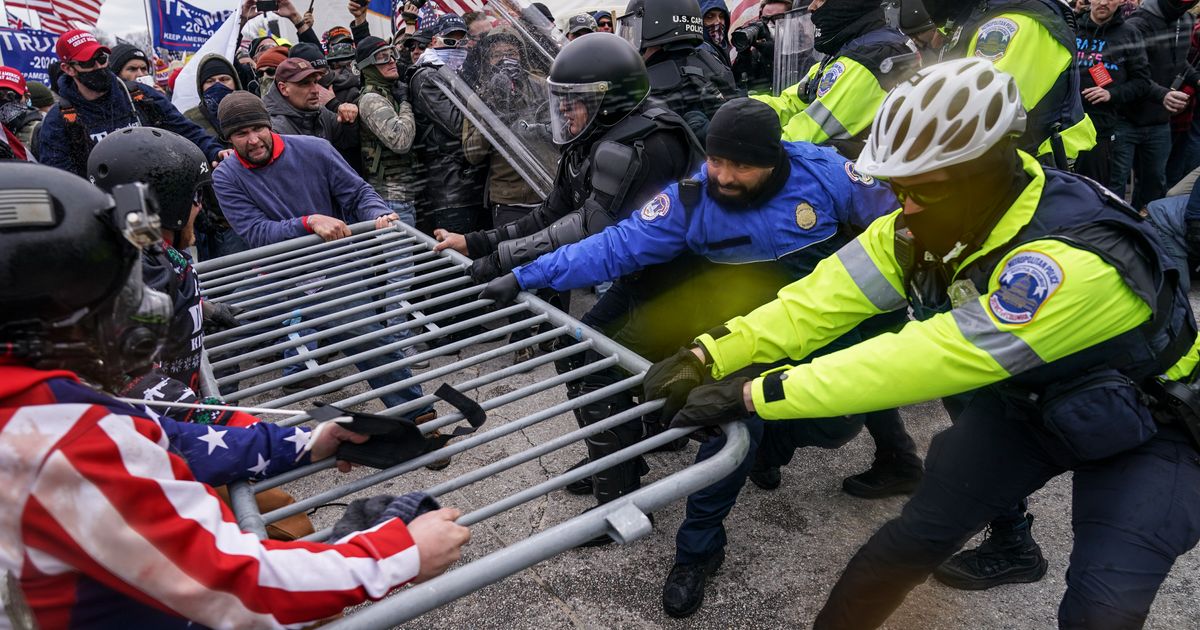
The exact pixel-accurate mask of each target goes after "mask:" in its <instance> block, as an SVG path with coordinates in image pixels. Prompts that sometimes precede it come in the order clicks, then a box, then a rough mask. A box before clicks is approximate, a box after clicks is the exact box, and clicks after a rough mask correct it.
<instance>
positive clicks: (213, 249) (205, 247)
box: [196, 228, 250, 260]
mask: <svg viewBox="0 0 1200 630" xmlns="http://www.w3.org/2000/svg"><path fill="white" fill-rule="evenodd" d="M248 249H250V246H249V245H248V244H246V241H244V240H242V237H240V236H238V235H237V232H234V231H233V229H232V228H231V229H228V230H221V231H217V232H201V231H200V230H196V255H197V256H196V259H197V260H212V259H214V258H220V257H222V256H228V255H230V254H236V253H238V252H244V251H246V250H248Z"/></svg>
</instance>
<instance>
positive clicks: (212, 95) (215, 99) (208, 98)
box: [204, 81, 233, 119]
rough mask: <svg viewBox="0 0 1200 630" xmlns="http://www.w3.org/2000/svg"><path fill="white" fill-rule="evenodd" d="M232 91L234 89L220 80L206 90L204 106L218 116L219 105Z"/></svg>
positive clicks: (214, 116)
mask: <svg viewBox="0 0 1200 630" xmlns="http://www.w3.org/2000/svg"><path fill="white" fill-rule="evenodd" d="M232 93H233V90H231V89H229V86H227V85H225V84H224V83H221V82H220V81H217V82H216V83H214V84H212V85H210V86H208V89H207V90H204V106H205V107H207V108H208V112H209V113H210V114H212V116H213V118H214V119H215V118H216V117H217V106H218V105H220V104H221V100H222V99H224V98H225V97H226V96H229V95H230V94H232Z"/></svg>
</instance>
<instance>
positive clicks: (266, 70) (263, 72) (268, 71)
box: [259, 68, 275, 77]
mask: <svg viewBox="0 0 1200 630" xmlns="http://www.w3.org/2000/svg"><path fill="white" fill-rule="evenodd" d="M259 74H261V75H264V76H268V77H274V76H275V68H263V69H262V70H261V71H259Z"/></svg>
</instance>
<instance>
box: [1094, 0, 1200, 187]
mask: <svg viewBox="0 0 1200 630" xmlns="http://www.w3.org/2000/svg"><path fill="white" fill-rule="evenodd" d="M1194 6H1196V0H1145V2H1143V3H1142V6H1141V7H1139V8H1138V10H1137V11H1135V12H1134V13H1133V15H1130V16H1129V18H1127V20H1126V24H1127V25H1129V26H1130V27H1132V28H1134V29H1135V30H1137V32H1138V33H1140V34H1141V37H1142V41H1143V42H1144V44H1145V47H1146V58H1147V61H1148V63H1149V66H1150V81H1151V83H1150V87H1149V89H1148V90H1147V92H1146V94H1145V97H1144V98H1142V100H1141V101H1139V102H1138V103H1136V104H1135V106H1134V107H1131V108H1130V110H1129V116H1128V120H1126V121H1122V123H1121V124H1120V125H1118V127H1117V141H1116V144H1115V145H1114V147H1113V149H1114V150H1113V167H1112V168H1113V172H1112V183H1113V184H1114V186H1116V187H1115V188H1113V189H1112V190H1113V192H1114V193H1116V194H1117V195H1118V196H1123V195H1124V194H1125V184H1126V182H1127V181H1128V179H1129V174H1130V171H1133V172H1134V175H1135V182H1134V187H1133V207H1135V208H1142V207H1144V206H1145V205H1146V204H1147V203H1149V202H1151V201H1154V200H1155V199H1159V198H1161V197H1162V196H1163V195H1164V194H1166V192H1167V186H1171V185H1173V184H1174V183H1175V182H1174V181H1168V171H1171V175H1172V178H1181V177H1183V175H1184V174H1185V173H1186V170H1185V171H1184V172H1182V173H1180V172H1175V170H1176V169H1175V168H1174V166H1175V165H1173V164H1170V163H1169V160H1168V158H1169V156H1170V155H1171V116H1174V115H1175V114H1177V113H1179V112H1180V111H1183V109H1184V108H1185V107H1187V105H1188V102H1189V100H1190V99H1191V97H1190V96H1189V95H1188V93H1187V92H1184V91H1183V90H1182V88H1183V87H1185V86H1190V87H1192V88H1196V89H1200V72H1198V71H1197V70H1196V68H1195V66H1193V60H1192V59H1191V58H1190V54H1191V41H1192V39H1191V33H1192V27H1193V26H1195V24H1196V18H1195V17H1194V16H1193V15H1191V14H1190V13H1188V9H1191V8H1192V7H1194ZM1190 166H1191V165H1187V164H1181V165H1180V166H1179V168H1182V169H1187V168H1189V167H1190Z"/></svg>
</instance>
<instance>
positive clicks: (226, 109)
mask: <svg viewBox="0 0 1200 630" xmlns="http://www.w3.org/2000/svg"><path fill="white" fill-rule="evenodd" d="M217 121H218V122H219V123H220V125H221V135H223V136H225V138H226V139H228V138H229V136H231V135H233V132H235V131H237V130H238V129H244V128H246V127H255V126H258V125H266V126H267V127H270V126H271V116H270V115H268V114H267V108H266V107H265V106H264V105H263V102H262V99H261V98H258V97H257V96H255V95H253V94H251V93H250V92H247V91H245V90H238V91H236V92H233V93H232V94H230V95H228V96H226V97H225V98H223V99H221V104H220V105H219V106H218V107H217Z"/></svg>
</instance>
